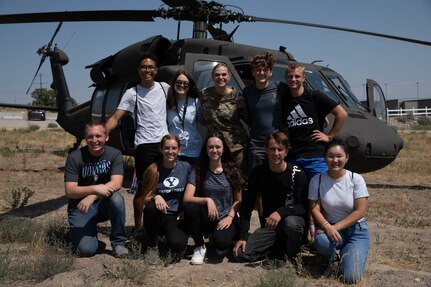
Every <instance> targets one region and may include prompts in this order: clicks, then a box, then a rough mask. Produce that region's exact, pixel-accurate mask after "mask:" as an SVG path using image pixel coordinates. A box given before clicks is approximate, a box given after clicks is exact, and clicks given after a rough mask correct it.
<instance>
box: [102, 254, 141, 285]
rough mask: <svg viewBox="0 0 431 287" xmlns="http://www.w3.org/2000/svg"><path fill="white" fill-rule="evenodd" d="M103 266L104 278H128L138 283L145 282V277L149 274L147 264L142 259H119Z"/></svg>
mask: <svg viewBox="0 0 431 287" xmlns="http://www.w3.org/2000/svg"><path fill="white" fill-rule="evenodd" d="M103 266H104V267H105V268H106V271H105V277H106V278H109V279H128V280H130V281H133V282H134V283H136V284H138V285H143V284H145V278H146V277H147V275H148V274H149V270H148V264H147V262H145V261H144V260H130V259H120V260H117V261H115V263H113V264H104V265H103Z"/></svg>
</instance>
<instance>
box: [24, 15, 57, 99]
mask: <svg viewBox="0 0 431 287" xmlns="http://www.w3.org/2000/svg"><path fill="white" fill-rule="evenodd" d="M62 25H63V22H60V23H58V25H57V28H56V29H55V31H54V34H53V35H52V37H51V40H49V42H48V45H46V46H43V47H42V48H40V49H38V50H37V53H38V54H41V55H42V58H41V59H40V62H39V67H37V70H36V73H35V74H34V76H33V80H31V83H30V86H29V87H28V89H27V92H25V94H26V95H28V92H29V91H30V89H31V87H32V86H33V83H34V80H35V79H36V77H37V74H38V73H39V70H40V68H41V67H42V65H43V63H44V62H45V59H46V53H47V52H48V51H50V50H51V46H52V43H53V42H54V39H55V36H57V33H58V32H59V31H60V29H61V26H62Z"/></svg>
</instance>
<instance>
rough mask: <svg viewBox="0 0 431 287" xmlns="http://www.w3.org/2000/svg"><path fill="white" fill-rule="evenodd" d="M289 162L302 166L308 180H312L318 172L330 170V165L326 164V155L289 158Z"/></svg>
mask: <svg viewBox="0 0 431 287" xmlns="http://www.w3.org/2000/svg"><path fill="white" fill-rule="evenodd" d="M289 163H290V164H292V165H297V166H299V167H300V168H302V169H303V170H304V172H305V174H306V175H307V179H308V182H310V180H311V179H312V178H313V176H315V175H316V174H321V173H324V172H325V171H327V170H328V166H327V165H326V162H325V158H324V157H312V158H303V157H300V158H296V159H293V160H289Z"/></svg>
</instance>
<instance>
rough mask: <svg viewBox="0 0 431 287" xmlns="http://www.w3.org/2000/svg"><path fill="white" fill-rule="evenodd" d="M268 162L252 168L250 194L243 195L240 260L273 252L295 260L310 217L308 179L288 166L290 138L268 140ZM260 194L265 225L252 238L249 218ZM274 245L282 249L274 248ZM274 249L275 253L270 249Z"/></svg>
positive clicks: (237, 254)
mask: <svg viewBox="0 0 431 287" xmlns="http://www.w3.org/2000/svg"><path fill="white" fill-rule="evenodd" d="M265 147H266V154H267V157H268V162H267V163H264V164H262V165H259V166H257V167H255V168H254V169H253V171H252V172H251V175H250V177H249V182H248V191H247V192H246V193H244V194H243V201H242V205H241V212H240V228H239V230H240V235H239V238H240V239H239V240H238V241H237V242H236V244H235V247H234V249H233V253H234V256H235V257H236V258H237V259H238V260H240V261H255V260H258V259H260V258H262V257H264V256H266V255H267V254H268V253H269V252H270V251H274V252H275V254H276V255H278V256H280V255H283V259H285V257H286V256H287V258H288V259H293V258H295V257H296V255H297V254H298V252H299V251H300V246H301V239H302V236H303V234H304V232H305V227H306V218H307V215H308V208H307V207H308V202H307V179H306V176H305V173H304V171H303V170H302V169H300V168H299V167H297V166H292V165H290V164H289V163H287V162H286V161H285V160H284V158H285V157H286V155H287V154H288V150H289V139H288V138H287V136H286V135H285V134H284V133H282V132H274V133H272V134H270V135H268V136H267V138H266V141H265ZM258 195H260V196H261V198H262V207H263V216H264V218H265V226H264V227H262V228H259V229H256V230H255V232H254V233H252V234H251V235H250V236H249V235H248V231H249V229H250V218H251V213H252V211H253V208H254V206H255V203H256V199H257V197H258ZM274 246H277V247H281V248H279V249H276V250H275V249H273V247H274ZM271 249H273V250H271Z"/></svg>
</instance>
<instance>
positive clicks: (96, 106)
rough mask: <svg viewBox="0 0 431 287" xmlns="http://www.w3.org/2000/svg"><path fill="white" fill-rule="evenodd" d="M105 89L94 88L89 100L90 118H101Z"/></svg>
mask: <svg viewBox="0 0 431 287" xmlns="http://www.w3.org/2000/svg"><path fill="white" fill-rule="evenodd" d="M105 92H106V90H99V89H96V90H95V91H94V93H93V99H92V101H91V118H92V120H93V121H101V120H102V111H103V98H104V95H105Z"/></svg>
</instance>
